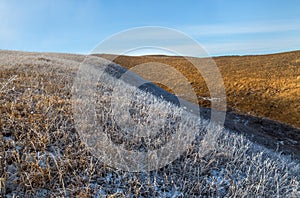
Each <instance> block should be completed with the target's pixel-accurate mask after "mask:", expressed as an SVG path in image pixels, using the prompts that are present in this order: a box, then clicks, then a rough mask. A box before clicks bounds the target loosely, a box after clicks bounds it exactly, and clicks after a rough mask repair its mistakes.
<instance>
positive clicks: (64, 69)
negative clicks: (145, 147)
mask: <svg viewBox="0 0 300 198" xmlns="http://www.w3.org/2000/svg"><path fill="white" fill-rule="evenodd" d="M299 55H300V52H298V51H297V52H290V53H283V54H275V55H265V56H245V57H218V58H215V59H214V60H215V61H216V63H217V65H218V66H219V69H220V71H221V73H222V75H223V78H224V82H225V87H226V91H227V97H228V108H229V110H231V111H235V112H239V113H248V112H250V113H251V114H252V115H258V116H266V117H269V118H271V119H274V120H279V121H281V122H285V123H288V124H292V125H294V126H297V127H299V74H300V73H299V64H300V63H299ZM84 59H85V56H83V55H74V54H58V53H29V52H15V51H0V112H1V113H0V116H1V117H0V197H111V198H112V197H201V196H205V197H224V196H225V197H254V196H259V197H274V196H287V197H299V196H300V165H299V161H297V160H295V159H293V158H291V157H290V156H285V155H281V154H280V153H278V152H277V151H276V150H272V149H267V148H265V147H264V146H263V145H260V144H257V143H253V142H251V141H249V140H248V139H247V138H245V137H244V136H241V135H238V134H236V133H232V131H227V130H225V129H223V128H217V129H216V130H211V131H209V130H207V131H206V130H203V131H202V132H201V133H205V134H206V135H207V136H205V137H202V136H200V135H201V134H199V137H197V138H196V139H195V141H194V142H193V143H192V144H191V145H190V146H189V147H188V148H187V150H186V152H184V153H183V154H182V155H181V156H180V157H179V158H178V159H176V160H175V161H173V162H172V163H170V164H168V165H167V166H165V167H163V168H160V169H158V170H155V171H150V172H138V173H134V172H127V171H122V170H118V169H116V168H115V167H113V166H111V165H110V164H108V163H106V162H103V161H101V160H100V159H99V158H97V156H96V155H95V152H94V151H93V150H92V149H91V148H89V147H88V146H87V145H86V144H85V143H84V142H83V141H82V139H81V136H80V134H79V133H78V130H77V128H76V126H75V121H74V115H73V111H72V105H74V103H73V102H72V86H73V81H74V78H76V75H77V71H78V68H79V66H80V63H82V61H83V60H84ZM149 60H151V61H153V60H155V61H161V62H165V63H168V64H172V65H174V67H176V68H177V69H178V70H179V71H181V72H182V73H183V74H185V75H186V76H187V78H188V79H189V80H190V81H191V84H192V85H193V87H194V88H195V90H196V92H197V94H198V95H199V103H200V104H201V105H203V106H207V107H208V106H209V105H210V103H209V101H206V100H201V99H200V98H201V97H203V96H207V97H209V94H208V91H207V88H206V87H205V85H204V82H203V80H202V79H201V77H200V76H199V75H197V74H194V73H193V69H192V68H190V66H189V64H187V63H186V62H185V60H184V59H182V58H179V57H164V56H158V57H156V56H147V57H124V56H120V57H119V58H118V59H116V60H115V61H116V62H118V63H119V64H121V65H124V66H127V67H131V66H134V65H135V64H138V63H140V62H143V61H149ZM107 76H108V74H107ZM107 78H108V77H107ZM109 79H110V78H109ZM114 80H116V79H111V82H113V81H114ZM109 85H110V83H103V87H104V88H106V90H109ZM119 89H121V90H122V89H124V90H123V91H124V93H126V91H127V89H128V88H127V87H126V86H124V87H119ZM104 90H105V89H104ZM106 94H107V93H106ZM99 95H100V99H103V98H101V97H102V96H103V97H106V98H105V100H107V98H108V99H111V100H113V99H114V98H109V97H111V96H110V95H109V94H107V95H101V92H100V94H99ZM146 100H147V98H146ZM99 101H100V100H99ZM137 106H138V107H139V105H137ZM160 106H162V105H161V104H159V105H157V107H160ZM101 108H104V106H102V105H101V104H100V110H101ZM157 110H158V112H159V110H160V111H162V110H161V109H157ZM100 113H101V112H100ZM102 116H103V117H104V119H103V120H105V119H106V120H108V121H109V122H107V123H106V122H103V125H105V126H108V127H107V128H106V130H107V131H106V132H107V133H110V132H113V133H114V134H115V135H116V136H115V137H114V138H115V139H117V140H116V142H117V141H118V139H121V138H123V137H122V133H121V132H122V131H119V129H118V128H114V127H112V123H113V121H112V120H109V119H108V118H110V116H111V115H109V113H107V112H104V113H103V111H102ZM188 118H189V117H187V119H188ZM267 123H268V122H267ZM113 124H115V123H113ZM138 124H141V123H139V122H137V125H138ZM128 127H130V126H128ZM241 127H244V125H241ZM259 127H260V125H258V128H259ZM117 129H118V130H117ZM254 129H255V128H254ZM123 130H126V127H124V128H123ZM150 130H151V129H150ZM165 132H166V135H168V131H165ZM250 132H251V131H250ZM119 136H120V137H119ZM162 136H163V135H162ZM165 138H166V139H167V138H168V137H165ZM123 139H125V140H126V138H123ZM271 140H272V139H271ZM267 141H269V139H268V140H267ZM120 142H121V141H120ZM295 148H298V147H295Z"/></svg>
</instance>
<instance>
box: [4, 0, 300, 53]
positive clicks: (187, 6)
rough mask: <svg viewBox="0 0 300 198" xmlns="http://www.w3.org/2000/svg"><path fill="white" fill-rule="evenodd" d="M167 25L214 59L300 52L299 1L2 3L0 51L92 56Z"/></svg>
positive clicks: (9, 0)
mask: <svg viewBox="0 0 300 198" xmlns="http://www.w3.org/2000/svg"><path fill="white" fill-rule="evenodd" d="M141 26H162V27H168V28H173V29H177V30H179V31H182V32H184V33H186V34H187V35H189V36H191V37H192V38H193V39H195V40H196V41H197V42H199V43H200V44H201V45H202V46H203V47H204V48H205V49H206V50H207V51H208V53H209V54H211V55H233V54H239V55H241V54H263V53H273V52H280V51H290V50H298V49H300V1H299V0H289V1H283V0H280V1H279V0H251V1H250V0H240V1H235V0H198V1H188V0H187V1H176V0H173V1H168V0H166V1H161V0H160V1H154V0H153V1H141V0H139V1H130V0H128V1H120V0H119V1H117V0H111V1H108V0H107V1H96V0H90V1H80V0H73V1H71V0H70V1H67V0H52V1H50V0H49V1H47V0H44V1H38V0H36V1H33V0H28V1H15V0H0V49H9V50H23V51H39V52H69V53H84V54H87V53H89V52H90V51H91V50H92V49H93V48H95V47H96V46H97V44H99V43H100V42H101V41H103V40H104V39H106V38H107V37H109V36H111V35H113V34H115V33H118V32H120V31H123V30H126V29H130V28H135V27H141Z"/></svg>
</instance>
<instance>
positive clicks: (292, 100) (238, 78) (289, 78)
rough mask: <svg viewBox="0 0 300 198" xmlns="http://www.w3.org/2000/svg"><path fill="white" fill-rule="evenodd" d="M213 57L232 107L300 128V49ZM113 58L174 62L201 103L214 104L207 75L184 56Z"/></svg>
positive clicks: (135, 62)
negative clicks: (206, 80) (202, 75)
mask: <svg viewBox="0 0 300 198" xmlns="http://www.w3.org/2000/svg"><path fill="white" fill-rule="evenodd" d="M101 56H103V57H106V58H111V57H112V56H110V55H101ZM213 59H214V61H215V62H216V64H217V66H218V68H219V70H220V72H221V74H222V77H223V81H224V84H225V89H226V94H227V106H228V111H233V112H235V113H239V114H246V115H253V116H258V117H266V118H269V119H272V120H277V121H279V122H283V123H286V124H289V125H293V126H294V127H298V128H300V100H299V98H300V51H293V52H286V53H279V54H270V55H255V56H227V57H226V56H224V57H215V58H213ZM113 61H114V62H116V63H118V64H120V65H122V66H124V67H126V68H132V67H134V66H136V65H139V64H142V63H149V64H150V65H151V64H155V62H159V63H164V64H167V65H170V66H172V67H174V68H176V69H177V70H178V71H179V72H180V73H182V74H183V75H184V76H185V77H186V78H187V79H188V80H189V82H190V84H191V85H192V86H193V88H194V90H195V92H196V94H197V96H198V103H199V104H200V105H201V106H203V107H210V101H208V100H207V98H209V96H210V95H209V91H208V88H207V86H206V83H205V81H204V79H203V78H202V77H201V75H200V74H199V73H198V72H197V71H196V70H195V68H194V67H193V65H192V64H191V63H190V62H188V61H187V60H186V59H184V58H182V57H172V56H156V55H153V56H138V57H136V56H118V57H117V58H116V59H114V60H113ZM197 61H200V62H201V61H205V59H203V60H201V59H197ZM151 62H152V63H151ZM163 88H166V87H163ZM169 91H170V90H169ZM182 92H183V93H184V90H182ZM179 94H180V93H179ZM183 98H184V96H183ZM186 99H187V100H189V98H186Z"/></svg>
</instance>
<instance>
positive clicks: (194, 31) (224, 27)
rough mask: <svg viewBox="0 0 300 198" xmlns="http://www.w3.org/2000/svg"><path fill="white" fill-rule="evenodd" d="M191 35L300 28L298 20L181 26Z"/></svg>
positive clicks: (251, 32) (267, 31)
mask: <svg viewBox="0 0 300 198" xmlns="http://www.w3.org/2000/svg"><path fill="white" fill-rule="evenodd" d="M182 29H183V30H185V32H187V33H188V34H191V35H193V36H216V35H229V34H253V33H271V32H285V31H294V30H300V23H299V21H268V22H257V23H253V22H252V23H240V24H213V25H191V26H185V27H182Z"/></svg>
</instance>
